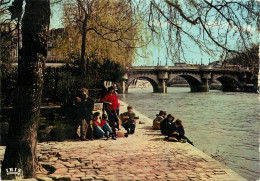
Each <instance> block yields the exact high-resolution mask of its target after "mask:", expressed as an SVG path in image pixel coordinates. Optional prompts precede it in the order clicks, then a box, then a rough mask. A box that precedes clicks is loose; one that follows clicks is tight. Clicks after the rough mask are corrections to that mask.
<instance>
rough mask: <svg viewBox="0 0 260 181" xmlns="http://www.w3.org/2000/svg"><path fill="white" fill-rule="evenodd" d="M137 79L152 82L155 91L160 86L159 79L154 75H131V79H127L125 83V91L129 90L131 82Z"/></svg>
mask: <svg viewBox="0 0 260 181" xmlns="http://www.w3.org/2000/svg"><path fill="white" fill-rule="evenodd" d="M136 79H145V80H147V81H148V82H150V83H151V85H152V87H153V92H157V89H158V86H159V81H158V80H157V79H155V78H154V77H149V76H131V77H129V79H128V80H127V82H126V84H125V92H126V93H127V92H128V88H129V86H130V84H131V83H132V82H133V81H134V80H136Z"/></svg>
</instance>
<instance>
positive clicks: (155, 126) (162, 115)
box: [153, 111, 166, 130]
mask: <svg viewBox="0 0 260 181" xmlns="http://www.w3.org/2000/svg"><path fill="white" fill-rule="evenodd" d="M165 116H166V111H160V112H159V115H156V118H155V119H154V120H153V129H155V130H160V124H161V122H162V121H163V120H164V118H165Z"/></svg>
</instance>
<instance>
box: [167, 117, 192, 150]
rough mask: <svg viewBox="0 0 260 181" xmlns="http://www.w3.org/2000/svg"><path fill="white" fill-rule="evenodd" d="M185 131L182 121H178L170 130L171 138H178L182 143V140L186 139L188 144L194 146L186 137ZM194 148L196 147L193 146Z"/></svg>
mask: <svg viewBox="0 0 260 181" xmlns="http://www.w3.org/2000/svg"><path fill="white" fill-rule="evenodd" d="M184 134H185V131H184V127H183V125H182V120H181V119H177V120H176V121H175V122H174V123H173V124H172V125H171V126H170V129H169V134H168V136H169V137H174V138H176V139H177V140H178V141H180V140H181V139H186V140H187V142H188V143H190V144H191V145H193V143H192V142H191V141H190V140H189V139H188V138H187V137H186V136H184ZM193 146H194V145H193Z"/></svg>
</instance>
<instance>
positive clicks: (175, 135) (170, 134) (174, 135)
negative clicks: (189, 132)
mask: <svg viewBox="0 0 260 181" xmlns="http://www.w3.org/2000/svg"><path fill="white" fill-rule="evenodd" d="M174 131H175V132H177V133H179V135H178V134H172V133H173V132H174ZM184 134H185V131H184V128H183V126H178V127H176V126H175V123H173V124H172V125H171V126H170V129H169V132H168V136H173V137H175V138H177V139H178V140H180V139H181V138H184Z"/></svg>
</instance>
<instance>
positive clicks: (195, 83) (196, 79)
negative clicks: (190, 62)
mask: <svg viewBox="0 0 260 181" xmlns="http://www.w3.org/2000/svg"><path fill="white" fill-rule="evenodd" d="M176 77H182V78H184V79H185V80H186V81H187V82H188V84H189V85H190V89H191V92H200V89H201V87H200V86H202V80H201V76H200V75H194V74H193V75H190V74H170V75H169V79H168V81H167V84H168V83H169V82H172V81H173V79H175V78H176Z"/></svg>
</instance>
